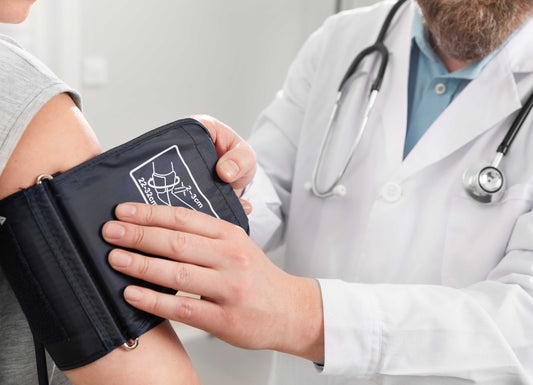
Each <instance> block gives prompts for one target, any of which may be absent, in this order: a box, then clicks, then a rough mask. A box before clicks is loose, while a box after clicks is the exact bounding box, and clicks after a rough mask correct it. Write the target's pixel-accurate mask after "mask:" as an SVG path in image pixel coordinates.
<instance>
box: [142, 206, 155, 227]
mask: <svg viewBox="0 0 533 385" xmlns="http://www.w3.org/2000/svg"><path fill="white" fill-rule="evenodd" d="M144 207H145V210H144V222H145V223H153V220H154V207H153V206H152V205H145V206H144Z"/></svg>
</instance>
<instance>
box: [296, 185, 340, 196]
mask: <svg viewBox="0 0 533 385" xmlns="http://www.w3.org/2000/svg"><path fill="white" fill-rule="evenodd" d="M304 189H305V191H307V192H311V193H313V195H315V196H317V197H319V198H328V197H330V196H336V197H339V198H342V197H344V196H346V193H347V190H346V186H345V185H343V184H337V185H335V187H333V188H332V189H331V190H330V191H329V192H326V193H324V194H321V193H319V192H317V191H313V184H312V183H311V182H305V184H304Z"/></svg>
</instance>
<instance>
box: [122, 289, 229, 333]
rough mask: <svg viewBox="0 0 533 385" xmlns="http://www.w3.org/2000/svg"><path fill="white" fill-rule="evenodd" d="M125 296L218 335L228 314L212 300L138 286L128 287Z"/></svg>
mask: <svg viewBox="0 0 533 385" xmlns="http://www.w3.org/2000/svg"><path fill="white" fill-rule="evenodd" d="M124 298H125V299H126V301H128V303H129V304H130V305H132V306H135V307H136V308H138V309H141V310H144V311H146V312H148V313H152V314H155V315H158V316H160V317H161V318H166V319H170V320H174V321H179V322H183V323H185V324H188V325H191V326H194V327H196V328H199V329H202V330H205V331H207V332H208V333H211V334H213V335H219V334H220V331H221V330H222V328H224V327H225V325H226V322H224V321H225V319H226V318H227V314H226V313H225V312H224V311H223V309H222V308H221V307H220V306H219V305H217V304H215V303H213V302H210V301H207V300H202V299H196V298H189V297H182V296H176V295H171V294H163V293H159V292H156V291H154V290H150V289H146V288H143V287H138V286H128V287H127V288H126V290H125V291H124Z"/></svg>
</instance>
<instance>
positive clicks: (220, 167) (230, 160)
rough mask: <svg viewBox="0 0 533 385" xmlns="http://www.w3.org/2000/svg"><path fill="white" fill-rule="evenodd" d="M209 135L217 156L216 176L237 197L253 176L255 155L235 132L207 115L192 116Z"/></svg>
mask: <svg viewBox="0 0 533 385" xmlns="http://www.w3.org/2000/svg"><path fill="white" fill-rule="evenodd" d="M191 117H192V118H193V119H196V120H198V121H199V122H201V123H202V124H203V125H204V126H205V127H206V128H207V130H208V131H209V133H210V134H211V137H212V138H213V142H214V143H215V149H216V151H217V154H218V156H219V161H218V163H217V174H218V176H219V177H220V179H222V180H223V181H224V182H227V183H231V185H232V186H233V188H234V189H235V190H236V193H237V195H238V196H240V195H241V193H242V190H243V189H244V187H246V185H247V184H248V183H250V181H251V180H252V178H253V177H254V175H255V170H256V161H255V153H254V151H253V150H252V148H251V147H250V145H248V143H246V142H245V141H244V140H243V139H242V138H241V137H240V136H239V135H238V134H237V133H236V132H235V131H233V130H232V129H231V128H230V127H228V126H226V125H225V124H224V123H222V122H221V121H219V120H217V119H215V118H213V117H212V116H208V115H194V116H191Z"/></svg>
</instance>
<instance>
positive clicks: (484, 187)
mask: <svg viewBox="0 0 533 385" xmlns="http://www.w3.org/2000/svg"><path fill="white" fill-rule="evenodd" d="M463 186H464V188H465V190H466V192H467V193H468V195H470V196H471V197H472V198H473V199H475V200H476V201H478V202H481V203H494V202H497V201H499V200H500V199H501V198H502V196H503V193H504V191H505V177H504V176H503V173H502V171H501V170H500V169H499V168H498V167H496V166H494V165H486V164H485V165H484V166H481V167H479V166H474V167H471V168H469V169H467V170H466V171H465V173H464V174H463Z"/></svg>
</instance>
